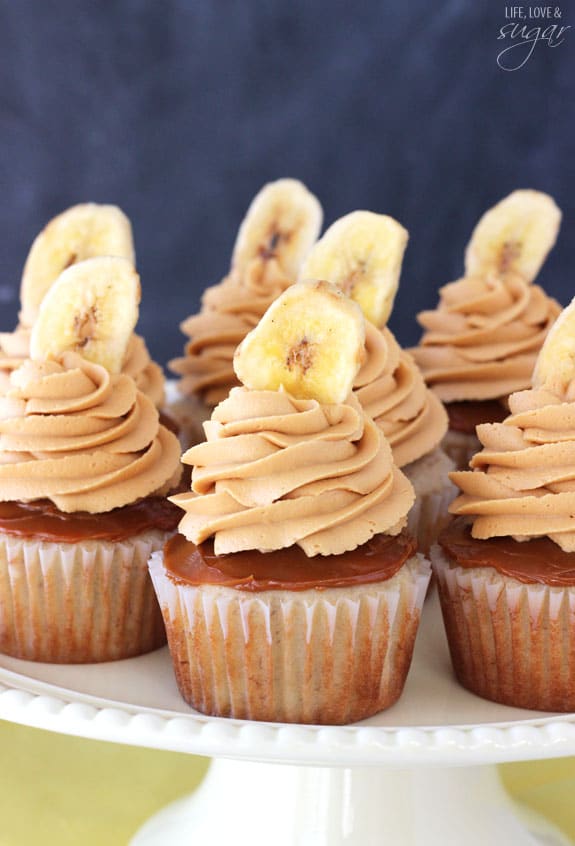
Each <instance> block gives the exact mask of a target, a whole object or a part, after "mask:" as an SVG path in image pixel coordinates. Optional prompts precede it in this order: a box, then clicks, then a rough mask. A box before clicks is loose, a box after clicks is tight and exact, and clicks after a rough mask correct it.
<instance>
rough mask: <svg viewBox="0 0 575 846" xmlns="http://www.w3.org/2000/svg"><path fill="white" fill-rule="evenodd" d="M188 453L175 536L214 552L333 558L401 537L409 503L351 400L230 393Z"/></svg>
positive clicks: (380, 443)
mask: <svg viewBox="0 0 575 846" xmlns="http://www.w3.org/2000/svg"><path fill="white" fill-rule="evenodd" d="M204 428H205V431H206V437H207V441H206V442H205V443H202V444H198V445H197V446H194V447H192V448H191V449H190V450H188V451H187V452H186V453H185V454H184V456H183V459H182V460H183V461H184V462H185V463H186V464H191V465H193V467H194V469H193V472H192V490H191V492H190V493H184V494H178V495H177V496H174V497H171V499H172V502H175V503H176V504H177V505H179V506H180V507H181V508H183V509H184V511H185V515H184V517H183V518H182V520H181V522H180V526H179V529H180V532H181V533H182V534H183V535H185V537H186V538H187V539H188V540H190V541H192V542H193V543H195V544H199V543H201V542H202V541H204V540H206V539H207V538H209V537H212V536H213V538H214V549H215V552H216V554H218V555H222V554H227V553H231V552H240V551H242V550H248V549H254V550H259V551H263V552H269V551H271V550H276V549H283V548H285V547H289V546H293V545H297V546H299V547H301V549H303V551H304V552H305V554H306V555H308V556H310V557H311V556H314V555H337V554H339V553H342V552H347V551H349V550H352V549H355V548H356V547H357V546H359V545H360V544H363V543H366V542H367V541H368V540H369V539H370V538H371V537H372V536H373V535H375V534H377V533H385V534H389V535H395V534H398V533H399V532H400V531H401V529H402V528H403V526H404V525H405V522H406V516H407V512H408V511H409V509H410V507H411V505H412V504H413V501H414V493H413V488H412V487H411V484H410V483H409V481H408V480H407V479H406V478H405V476H404V475H403V473H402V472H401V471H400V470H398V469H397V467H396V466H395V465H394V462H393V458H392V455H391V449H390V447H389V445H388V444H387V442H386V441H385V439H384V438H383V436H382V434H381V431H380V430H379V428H378V427H377V426H376V424H375V423H374V422H373V421H372V420H371V418H369V417H368V416H367V415H366V414H365V412H364V411H363V410H362V408H361V406H360V404H359V402H358V401H357V399H356V398H355V397H354V396H353V395H352V396H350V398H349V399H348V400H347V401H346V402H345V403H341V404H337V405H321V404H320V403H318V402H316V401H315V400H298V399H294V398H293V397H292V396H290V394H288V393H287V392H285V391H282V390H280V391H250V390H248V389H247V388H243V387H240V388H234V389H232V391H231V392H230V395H229V397H228V399H226V400H224V402H222V403H220V405H218V406H217V408H216V409H215V410H214V412H213V414H212V417H211V420H210V421H208V422H207V423H205V424H204Z"/></svg>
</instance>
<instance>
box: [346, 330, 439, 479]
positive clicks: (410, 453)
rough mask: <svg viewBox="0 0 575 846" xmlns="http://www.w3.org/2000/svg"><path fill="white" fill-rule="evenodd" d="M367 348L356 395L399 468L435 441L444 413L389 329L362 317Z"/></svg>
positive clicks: (429, 447)
mask: <svg viewBox="0 0 575 846" xmlns="http://www.w3.org/2000/svg"><path fill="white" fill-rule="evenodd" d="M366 351H367V356H366V361H365V363H364V364H363V366H362V368H361V370H360V371H359V373H358V374H357V377H356V380H355V386H354V387H355V394H356V396H357V398H358V400H359V401H360V403H361V405H362V407H363V409H364V410H365V411H366V412H367V414H369V416H370V417H373V419H374V420H375V422H376V423H377V425H378V426H379V427H380V429H381V430H382V432H383V434H384V435H385V437H386V438H387V440H388V441H389V444H390V446H391V450H392V452H393V458H394V461H395V463H396V464H397V466H398V467H404V466H405V465H406V464H409V463H411V462H412V461H415V460H416V459H418V458H421V456H423V455H426V454H427V453H428V452H431V450H433V449H434V448H435V447H436V446H437V445H438V444H439V443H440V441H441V439H442V438H443V436H444V434H445V432H446V431H447V414H446V412H445V409H444V408H443V405H442V403H441V402H440V400H439V399H438V398H437V396H436V395H435V394H433V393H432V392H431V391H430V390H429V388H427V386H426V384H425V382H424V379H423V376H422V374H421V372H420V371H419V368H418V367H417V365H416V363H415V361H414V360H413V358H412V357H411V356H410V355H409V353H407V352H405V350H402V349H401V348H400V346H399V344H398V343H397V341H396V340H395V338H394V336H393V335H392V333H391V332H390V331H389V329H387V328H383V329H381V330H379V329H377V328H376V327H375V326H374V325H373V324H372V323H370V322H369V321H366Z"/></svg>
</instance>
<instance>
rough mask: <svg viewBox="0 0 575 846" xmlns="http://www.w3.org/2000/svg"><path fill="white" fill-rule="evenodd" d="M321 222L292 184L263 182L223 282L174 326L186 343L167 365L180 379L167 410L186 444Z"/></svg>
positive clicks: (225, 389)
mask: <svg viewBox="0 0 575 846" xmlns="http://www.w3.org/2000/svg"><path fill="white" fill-rule="evenodd" d="M321 222H322V210H321V206H320V204H319V202H318V200H317V199H316V197H315V196H314V195H313V194H311V193H310V192H309V191H308V190H307V188H306V187H305V186H304V185H302V183H301V182H298V181H297V180H295V179H279V180H277V181H276V182H271V183H269V184H268V185H265V186H264V187H263V188H262V190H261V191H260V192H259V193H258V194H257V195H256V197H255V198H254V199H253V201H252V203H251V205H250V207H249V209H248V211H247V214H246V217H245V218H244V220H243V222H242V224H241V226H240V228H239V231H238V235H237V239H236V243H235V246H234V250H233V254H232V262H231V267H230V271H229V273H228V275H227V276H226V277H225V278H224V279H223V280H222V281H221V282H220V283H219V284H218V285H214V286H212V287H211V288H208V289H207V290H206V291H205V293H204V295H203V297H202V307H201V310H200V312H199V314H195V315H192V316H191V317H188V318H187V319H186V320H184V322H183V323H182V324H181V329H182V332H183V333H184V334H185V335H187V336H188V337H189V339H190V340H189V341H188V343H187V344H186V348H185V355H184V356H183V357H181V358H177V359H174V360H173V361H171V362H170V363H169V367H170V370H172V372H173V373H175V374H176V375H177V376H179V377H180V379H179V381H178V392H179V394H180V399H179V400H177V401H176V402H174V403H173V404H172V405H171V407H170V411H171V413H172V414H173V415H174V416H175V417H176V419H177V421H178V423H179V424H180V425H181V427H182V430H183V433H184V436H185V437H187V440H188V443H193V442H196V441H198V440H202V439H203V436H204V435H203V430H202V423H203V421H204V420H207V419H208V418H209V416H210V414H211V411H212V409H213V408H214V407H215V406H216V405H217V404H218V403H219V402H221V400H223V399H225V398H226V397H227V395H228V393H229V391H230V389H231V388H233V387H234V386H237V385H238V384H239V383H238V380H237V379H236V376H235V373H234V368H233V357H234V352H235V349H236V347H237V345H238V344H239V343H240V341H241V340H242V339H243V338H244V337H245V336H246V335H247V333H248V332H249V331H250V330H251V329H253V328H254V326H256V325H257V323H258V321H259V320H260V318H261V317H262V315H263V314H264V312H265V310H266V309H267V307H268V306H269V305H270V304H271V303H272V302H273V301H274V300H275V299H276V298H277V297H278V296H279V295H280V294H281V293H282V292H283V291H285V289H286V288H287V287H288V286H289V285H291V284H292V282H294V281H295V279H296V278H297V274H298V271H299V268H300V265H301V262H302V261H303V259H304V258H305V256H306V255H307V253H308V252H309V250H310V249H311V247H312V245H313V243H314V242H315V240H316V239H317V237H318V235H319V232H320V229H321Z"/></svg>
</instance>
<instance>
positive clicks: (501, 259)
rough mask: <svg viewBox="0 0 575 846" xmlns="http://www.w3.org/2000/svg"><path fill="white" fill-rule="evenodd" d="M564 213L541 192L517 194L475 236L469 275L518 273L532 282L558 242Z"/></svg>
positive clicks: (469, 252) (484, 220) (492, 213)
mask: <svg viewBox="0 0 575 846" xmlns="http://www.w3.org/2000/svg"><path fill="white" fill-rule="evenodd" d="M560 224H561V212H560V210H559V208H558V207H557V205H556V204H555V202H554V200H553V199H552V197H550V196H549V195H548V194H543V193H542V192H541V191H531V190H520V191H513V193H512V194H509V196H508V197H505V198H504V199H503V200H501V202H499V203H497V205H496V206H493V208H491V209H489V211H487V212H486V213H485V214H484V215H483V217H482V218H481V220H480V221H479V223H478V224H477V226H476V227H475V229H474V230H473V234H472V235H471V240H470V242H469V244H468V246H467V249H466V252H465V274H466V275H467V276H484V275H488V274H490V273H493V274H495V275H497V276H502V275H505V274H507V273H517V274H519V275H520V276H522V277H523V279H525V280H526V281H527V282H532V281H533V280H534V279H535V277H536V276H537V274H538V273H539V270H540V269H541V265H542V264H543V262H544V261H545V259H546V257H547V254H548V253H549V251H550V250H551V248H552V247H553V245H554V244H555V241H556V240H557V233H558V232H559V226H560Z"/></svg>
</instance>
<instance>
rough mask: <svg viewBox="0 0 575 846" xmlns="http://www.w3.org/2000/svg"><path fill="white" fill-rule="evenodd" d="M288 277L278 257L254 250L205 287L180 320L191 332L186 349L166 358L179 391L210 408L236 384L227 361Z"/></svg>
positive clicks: (231, 368)
mask: <svg viewBox="0 0 575 846" xmlns="http://www.w3.org/2000/svg"><path fill="white" fill-rule="evenodd" d="M292 282H293V280H292V279H288V278H287V277H286V276H285V274H284V272H283V271H282V269H281V267H280V264H279V262H278V261H277V259H275V258H268V257H266V256H258V257H257V258H254V259H252V260H251V261H250V262H249V263H248V265H247V268H246V269H245V271H244V272H243V273H240V272H239V271H238V270H237V269H234V268H232V270H231V271H230V273H229V275H228V276H226V277H225V278H224V279H223V280H222V282H220V283H219V284H218V285H213V286H212V287H211V288H208V289H207V290H206V291H205V292H204V295H203V297H202V307H201V310H200V312H199V314H196V315H192V316H191V317H188V318H187V320H184V322H183V323H182V324H181V326H180V328H181V330H182V332H183V333H184V334H185V335H188V337H189V338H190V340H189V342H188V343H187V344H186V348H185V355H184V356H183V357H182V358H175V359H173V360H172V361H170V363H169V368H170V370H171V371H172V372H173V373H176V374H177V375H179V376H181V377H182V378H181V379H180V382H179V389H180V391H181V393H182V394H184V395H196V396H198V397H200V399H201V400H202V401H203V402H204V403H205V404H206V405H207V406H209V407H210V408H213V407H214V406H216V405H217V404H218V403H219V402H221V401H222V400H223V399H225V398H226V397H227V395H228V393H229V392H230V389H231V388H233V387H235V386H238V385H239V384H240V383H239V382H238V379H237V378H236V375H235V373H234V368H233V364H232V362H233V358H234V352H235V350H236V347H237V346H238V344H239V343H240V341H243V339H244V338H245V336H246V335H247V334H248V332H251V330H252V329H253V328H254V327H255V326H256V325H257V324H258V323H259V321H260V319H261V317H262V316H263V314H264V312H265V311H267V309H268V306H270V305H271V303H272V302H273V301H274V300H276V299H277V298H278V297H279V295H280V294H281V293H283V291H285V289H286V288H288V287H289V286H290V285H291V284H292Z"/></svg>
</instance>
